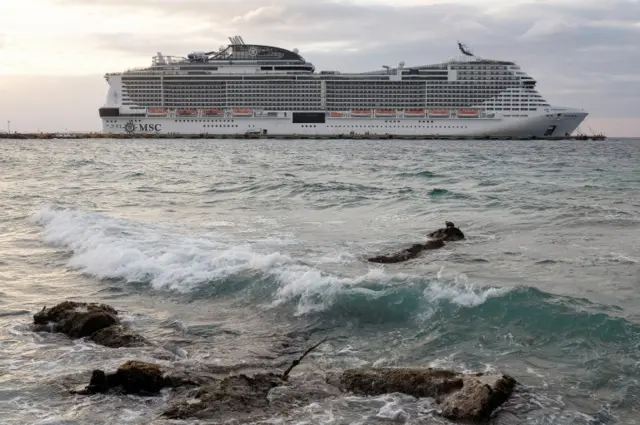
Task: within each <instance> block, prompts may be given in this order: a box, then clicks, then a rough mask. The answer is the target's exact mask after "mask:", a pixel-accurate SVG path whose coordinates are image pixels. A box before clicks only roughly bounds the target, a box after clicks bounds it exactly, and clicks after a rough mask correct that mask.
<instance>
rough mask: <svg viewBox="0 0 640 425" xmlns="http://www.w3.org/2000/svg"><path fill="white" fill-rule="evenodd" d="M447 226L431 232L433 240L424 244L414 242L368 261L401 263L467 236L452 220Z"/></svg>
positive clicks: (430, 235)
mask: <svg viewBox="0 0 640 425" xmlns="http://www.w3.org/2000/svg"><path fill="white" fill-rule="evenodd" d="M446 226H447V227H446V228H444V229H438V230H436V231H434V232H431V233H429V235H428V236H429V237H430V238H432V239H433V240H430V241H427V242H426V243H423V244H421V243H417V244H413V245H412V246H411V247H410V248H407V249H403V250H402V251H399V252H396V253H395V254H391V255H380V256H377V257H371V258H369V259H368V261H370V262H372V263H382V264H391V263H401V262H403V261H407V260H411V259H413V258H416V257H417V256H418V255H419V254H420V253H421V252H422V251H425V250H430V249H438V248H442V247H443V246H444V245H445V242H453V241H459V240H462V239H464V238H465V237H464V233H462V230H460V229H458V228H457V227H456V226H455V224H453V223H452V222H450V221H447V222H446Z"/></svg>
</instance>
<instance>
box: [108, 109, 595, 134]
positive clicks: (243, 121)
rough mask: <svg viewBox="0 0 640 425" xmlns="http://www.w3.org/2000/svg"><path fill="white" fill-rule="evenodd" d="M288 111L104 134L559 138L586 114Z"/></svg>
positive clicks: (118, 127)
mask: <svg viewBox="0 0 640 425" xmlns="http://www.w3.org/2000/svg"><path fill="white" fill-rule="evenodd" d="M291 115H292V114H291V113H284V112H279V113H278V117H277V118H261V117H242V116H235V117H232V116H229V115H227V116H226V117H220V118H213V117H146V116H145V117H109V118H103V119H102V121H103V131H104V132H105V133H114V134H124V133H130V134H180V135H184V134H193V135H199V134H212V135H238V136H244V135H245V134H246V133H252V132H259V133H261V134H267V135H270V136H276V137H277V136H283V137H291V136H296V135H305V136H339V135H345V136H348V135H351V134H354V135H367V134H368V135H372V136H373V135H375V136H383V135H394V136H396V135H397V136H413V137H420V136H429V137H433V136H446V137H457V136H459V137H486V136H489V137H513V138H524V137H563V136H565V135H569V134H571V133H573V132H574V131H575V130H576V128H577V127H578V126H579V125H580V123H581V122H582V121H583V120H584V119H585V117H586V116H587V113H586V112H584V111H580V110H576V109H570V108H551V109H550V112H545V111H541V112H535V113H534V112H531V113H529V114H528V115H527V116H520V117H505V116H497V117H495V118H455V119H445V118H393V119H388V118H356V117H350V118H330V117H327V118H326V122H325V123H315V124H297V123H293V122H292V119H291Z"/></svg>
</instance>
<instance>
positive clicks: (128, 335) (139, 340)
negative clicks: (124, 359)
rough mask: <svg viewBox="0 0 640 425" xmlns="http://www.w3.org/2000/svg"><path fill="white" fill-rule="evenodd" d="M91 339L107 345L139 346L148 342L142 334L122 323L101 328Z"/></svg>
mask: <svg viewBox="0 0 640 425" xmlns="http://www.w3.org/2000/svg"><path fill="white" fill-rule="evenodd" d="M91 339H92V340H93V341H94V342H95V343H96V344H100V345H104V346H106V347H112V348H117V347H139V346H142V345H146V344H148V342H147V340H145V339H144V338H143V337H142V336H141V335H138V334H136V333H133V332H132V331H131V330H130V329H129V328H127V327H125V326H122V325H111V326H109V327H106V328H103V329H100V330H99V331H97V332H95V333H93V334H92V335H91Z"/></svg>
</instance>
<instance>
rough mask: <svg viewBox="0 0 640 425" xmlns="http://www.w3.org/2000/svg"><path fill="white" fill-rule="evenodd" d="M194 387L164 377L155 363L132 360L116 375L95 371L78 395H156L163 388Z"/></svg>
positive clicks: (178, 379) (119, 369)
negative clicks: (110, 392) (110, 393)
mask: <svg viewBox="0 0 640 425" xmlns="http://www.w3.org/2000/svg"><path fill="white" fill-rule="evenodd" d="M188 385H192V382H190V381H189V380H187V379H182V378H179V377H173V376H164V374H163V372H162V369H161V368H160V366H158V365H156V364H153V363H146V362H140V361H137V360H130V361H128V362H126V363H124V364H122V365H121V366H120V367H119V368H118V370H116V372H115V373H109V374H107V373H105V372H104V371H102V370H94V371H93V373H92V374H91V381H89V385H88V386H87V387H86V388H85V389H84V390H81V391H77V392H75V393H76V394H83V395H90V394H97V393H107V392H109V391H113V392H116V393H122V394H138V395H155V394H158V393H159V392H160V390H162V389H163V388H175V387H179V386H188Z"/></svg>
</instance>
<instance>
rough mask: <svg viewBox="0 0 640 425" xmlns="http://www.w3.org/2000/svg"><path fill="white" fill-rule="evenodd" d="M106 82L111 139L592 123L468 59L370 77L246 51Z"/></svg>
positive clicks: (240, 44)
mask: <svg viewBox="0 0 640 425" xmlns="http://www.w3.org/2000/svg"><path fill="white" fill-rule="evenodd" d="M230 42H231V43H230V44H229V45H227V46H223V47H220V49H219V50H217V51H209V52H205V51H201V52H193V53H191V54H189V55H187V57H172V56H164V55H162V54H161V53H158V54H157V55H156V56H155V57H154V58H153V61H152V64H151V66H149V67H145V68H138V69H131V70H128V71H125V72H119V73H110V74H107V75H106V79H107V81H108V83H109V93H108V95H107V102H106V104H105V105H104V106H103V107H102V108H100V117H101V118H102V121H103V130H104V131H105V132H109V133H122V132H129V133H134V132H143V133H145V132H150V133H176V134H225V135H234V134H238V135H241V134H245V133H247V132H259V133H266V134H272V135H281V136H291V135H296V134H300V135H302V134H305V135H308V134H312V135H340V134H342V135H349V134H352V133H356V134H376V135H385V134H388V135H412V136H420V135H425V136H426V135H429V136H433V135H443V136H494V137H495V136H498V137H500V136H504V137H507V136H510V137H540V136H562V135H566V134H570V133H572V132H573V131H574V130H575V129H576V128H577V127H578V125H579V124H580V123H581V122H582V121H583V120H584V118H585V117H586V116H587V113H586V112H585V111H583V110H578V109H575V108H565V107H556V106H551V105H550V104H549V103H547V102H546V100H545V99H544V98H543V97H542V96H541V95H540V94H539V93H538V92H537V91H536V81H535V80H534V79H533V78H532V77H530V76H529V75H527V74H526V73H525V72H524V71H523V70H522V69H520V67H519V66H518V65H517V64H516V63H514V62H510V61H500V60H488V59H482V58H478V57H476V56H474V55H473V54H472V53H471V52H470V51H469V50H468V48H467V47H466V46H464V45H463V44H462V43H458V47H459V49H460V52H461V53H462V56H461V57H459V58H456V59H452V60H449V61H445V62H442V63H438V64H432V65H423V66H409V67H407V66H405V64H404V63H402V62H401V63H400V64H399V65H398V66H395V67H389V66H385V67H383V69H381V70H377V71H371V72H362V73H341V72H339V71H320V72H316V69H315V67H314V65H313V64H312V63H309V62H307V61H306V60H305V59H304V58H303V57H302V56H301V55H300V54H299V52H298V51H297V49H293V50H287V49H283V48H280V47H274V46H265V45H256V44H246V43H245V42H244V40H242V38H241V37H232V38H230Z"/></svg>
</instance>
